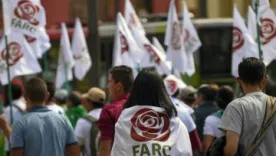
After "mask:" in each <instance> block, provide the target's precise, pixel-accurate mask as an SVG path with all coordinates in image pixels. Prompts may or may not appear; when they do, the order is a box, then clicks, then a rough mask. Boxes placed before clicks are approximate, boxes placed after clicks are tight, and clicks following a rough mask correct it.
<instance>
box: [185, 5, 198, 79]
mask: <svg viewBox="0 0 276 156" xmlns="http://www.w3.org/2000/svg"><path fill="white" fill-rule="evenodd" d="M183 8H184V9H183V24H182V26H183V28H182V32H183V40H184V46H185V51H186V53H187V69H186V72H187V74H188V75H189V76H192V75H193V74H194V73H195V62H194V56H193V53H194V52H195V51H197V50H198V49H199V48H200V47H201V42H200V39H199V37H198V35H197V31H196V29H195V27H194V25H193V23H192V20H191V18H190V15H189V10H188V8H187V4H186V2H185V1H184V2H183Z"/></svg>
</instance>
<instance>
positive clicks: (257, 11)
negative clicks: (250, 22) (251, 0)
mask: <svg viewBox="0 0 276 156" xmlns="http://www.w3.org/2000/svg"><path fill="white" fill-rule="evenodd" d="M259 4H260V2H259V0H256V1H255V12H256V27H257V43H258V49H259V59H260V60H261V61H263V52H262V49H261V37H260V25H259V22H258V21H259V19H258V18H259Z"/></svg>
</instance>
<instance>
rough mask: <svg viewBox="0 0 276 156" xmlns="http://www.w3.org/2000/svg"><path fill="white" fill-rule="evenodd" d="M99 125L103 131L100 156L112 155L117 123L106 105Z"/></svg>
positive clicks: (101, 131)
mask: <svg viewBox="0 0 276 156" xmlns="http://www.w3.org/2000/svg"><path fill="white" fill-rule="evenodd" d="M98 127H99V130H100V133H101V137H100V147H99V156H110V153H111V149H112V143H113V139H114V134H115V123H114V119H113V118H112V117H111V114H110V112H109V111H108V109H106V107H105V108H103V109H102V112H101V115H100V118H99V121H98Z"/></svg>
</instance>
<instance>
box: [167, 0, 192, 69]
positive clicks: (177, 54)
mask: <svg viewBox="0 0 276 156" xmlns="http://www.w3.org/2000/svg"><path fill="white" fill-rule="evenodd" d="M174 3H175V1H174V0H171V2H170V9H169V14H168V21H167V28H166V36H165V45H167V46H168V49H167V59H168V60H169V61H172V64H173V68H176V69H178V70H179V71H180V72H181V73H183V74H184V73H185V72H186V68H187V55H186V52H185V48H184V42H183V37H182V34H181V31H180V24H179V20H178V16H177V12H176V7H175V4H174Z"/></svg>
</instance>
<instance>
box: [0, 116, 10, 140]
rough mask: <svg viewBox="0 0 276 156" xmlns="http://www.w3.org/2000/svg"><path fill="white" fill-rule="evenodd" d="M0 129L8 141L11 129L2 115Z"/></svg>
mask: <svg viewBox="0 0 276 156" xmlns="http://www.w3.org/2000/svg"><path fill="white" fill-rule="evenodd" d="M0 129H1V130H2V131H3V132H4V134H5V136H6V137H7V139H8V141H10V136H11V127H10V125H9V123H8V120H7V118H6V117H5V116H4V115H2V116H0Z"/></svg>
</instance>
